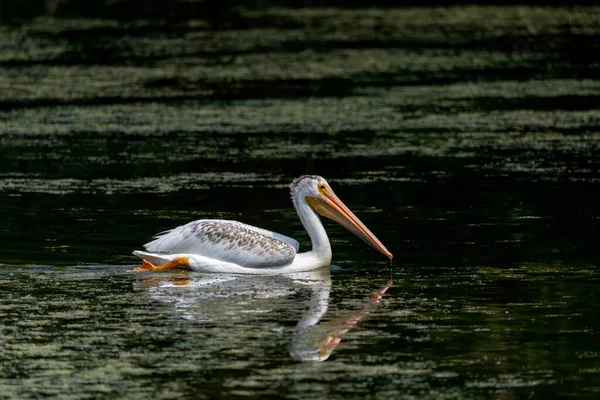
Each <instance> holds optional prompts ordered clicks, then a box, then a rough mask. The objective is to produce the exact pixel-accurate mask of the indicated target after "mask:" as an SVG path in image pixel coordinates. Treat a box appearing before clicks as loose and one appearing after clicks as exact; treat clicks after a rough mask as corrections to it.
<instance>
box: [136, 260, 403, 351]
mask: <svg viewBox="0 0 600 400" xmlns="http://www.w3.org/2000/svg"><path fill="white" fill-rule="evenodd" d="M155 275H156V274H155ZM160 275H162V276H152V277H149V278H148V277H144V276H140V278H139V281H138V282H136V283H134V288H135V289H136V290H141V291H147V292H148V294H149V295H150V297H151V298H152V299H153V300H154V301H157V302H159V303H164V304H168V305H170V306H171V307H172V309H173V310H175V311H176V312H177V313H178V314H179V315H180V316H181V318H184V319H186V320H190V321H193V322H198V323H202V324H205V325H206V326H207V327H208V329H213V330H214V332H215V335H218V333H219V332H220V330H221V327H222V326H227V325H229V324H230V323H231V322H232V321H235V323H240V322H242V321H249V320H252V319H254V318H255V317H256V315H260V314H271V313H274V312H277V313H278V314H281V313H283V314H288V313H291V314H294V313H297V312H298V310H299V309H301V308H302V307H305V311H304V312H303V314H302V317H301V318H300V320H299V321H298V323H297V324H296V326H295V328H294V330H293V335H292V338H291V340H290V342H289V351H290V355H291V356H292V358H293V359H295V360H297V361H304V362H310V361H325V360H327V359H328V358H329V357H330V356H331V354H332V352H333V351H334V350H335V349H336V348H337V347H338V345H339V344H340V342H341V341H342V338H343V337H344V335H345V334H346V333H348V331H350V329H353V328H355V327H356V326H357V325H358V324H359V323H360V322H361V321H364V320H365V319H366V318H367V317H368V315H369V314H371V313H373V312H375V311H376V310H377V309H378V307H379V305H380V302H381V300H382V298H383V295H384V294H385V292H386V291H387V290H388V289H389V288H390V287H391V286H392V284H393V283H392V281H389V282H387V283H386V284H385V285H383V286H382V287H381V288H380V289H379V290H377V291H374V292H372V293H371V294H370V296H369V297H368V299H367V300H366V301H365V304H364V305H362V306H358V307H357V309H356V310H355V311H352V312H349V313H346V314H345V315H342V316H338V317H336V318H333V319H331V318H330V319H329V320H328V321H327V322H326V323H319V322H320V321H321V319H322V318H324V316H325V315H326V313H327V309H328V308H329V297H330V293H331V273H330V272H329V270H319V271H313V272H305V273H296V274H290V275H282V276H279V277H276V278H273V277H267V278H265V277H257V276H244V275H218V276H217V275H207V276H198V275H197V274H189V273H183V274H174V275H171V274H168V275H167V274H160ZM305 291H307V292H308V295H305V294H304V293H303V292H305ZM299 300H302V301H299ZM282 308H283V310H282ZM288 309H289V310H288ZM243 341H244V338H241V340H240V345H241V346H243Z"/></svg>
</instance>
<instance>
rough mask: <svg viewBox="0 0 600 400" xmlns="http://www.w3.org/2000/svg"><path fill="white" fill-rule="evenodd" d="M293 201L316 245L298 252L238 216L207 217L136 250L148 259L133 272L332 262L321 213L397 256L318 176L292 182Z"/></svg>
mask: <svg viewBox="0 0 600 400" xmlns="http://www.w3.org/2000/svg"><path fill="white" fill-rule="evenodd" d="M290 192H291V196H292V202H293V203H294V207H295V209H296V212H297V213H298V217H299V218H300V221H301V222H302V225H303V226H304V229H306V231H307V232H308V235H309V236H310V240H311V242H312V250H310V251H307V252H305V253H298V250H299V247H300V245H299V244H298V241H296V240H295V239H292V238H290V237H287V236H284V235H281V234H279V233H275V232H271V231H268V230H265V229H261V228H257V227H254V226H250V225H246V224H243V223H241V222H238V221H229V220H217V219H201V220H198V221H193V222H190V223H187V224H185V225H182V226H178V227H177V228H174V229H171V230H169V231H166V232H162V233H159V234H158V235H157V236H155V238H154V239H155V240H153V241H151V242H149V243H146V244H145V245H144V247H145V249H146V251H134V252H133V254H134V255H135V256H137V257H139V258H141V259H142V260H143V263H142V266H141V267H139V268H135V269H133V270H131V271H132V272H146V271H159V270H169V269H173V268H182V269H189V270H192V271H197V272H215V273H239V274H257V275H258V274H260V275H272V274H288V273H295V272H303V271H311V270H315V269H319V268H324V267H328V266H329V265H330V263H331V245H330V244H329V238H328V237H327V233H326V232H325V228H323V224H322V223H321V219H320V218H319V215H321V216H324V217H327V218H330V219H332V220H334V221H336V222H338V223H340V224H341V225H343V226H344V227H345V228H347V229H348V230H350V231H351V232H352V233H354V234H355V235H357V236H358V237H359V238H361V239H362V240H364V241H365V242H367V243H368V244H369V245H371V246H373V247H374V248H375V249H376V250H378V251H380V252H381V253H382V254H384V255H386V256H387V257H388V258H389V259H390V260H392V257H393V256H392V253H390V252H389V251H388V250H387V249H386V248H385V246H384V245H383V244H382V243H381V242H380V241H379V239H377V237H375V235H373V233H371V231H370V230H369V229H368V228H367V227H366V226H365V225H364V224H363V223H362V222H361V221H360V220H359V219H358V217H356V215H354V213H353V212H352V211H350V209H348V207H346V205H345V204H344V203H343V202H342V201H341V200H340V199H339V198H338V197H337V196H336V195H335V194H334V193H333V190H332V189H331V187H330V186H329V184H328V183H327V181H326V180H325V179H324V178H322V177H320V176H317V175H303V176H301V177H299V178H296V179H295V180H294V181H293V182H292V184H291V185H290Z"/></svg>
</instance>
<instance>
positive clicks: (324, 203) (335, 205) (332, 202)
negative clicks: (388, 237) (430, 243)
mask: <svg viewBox="0 0 600 400" xmlns="http://www.w3.org/2000/svg"><path fill="white" fill-rule="evenodd" d="M306 201H307V202H308V204H309V205H310V206H311V207H312V208H313V209H314V210H315V211H316V212H318V213H319V214H321V215H322V216H324V217H326V218H330V219H332V220H334V221H335V222H337V223H339V224H341V225H342V226H344V227H345V228H346V229H348V230H349V231H350V232H352V233H354V234H355V235H356V236H358V237H359V238H361V239H362V240H364V241H365V242H366V243H368V244H369V245H371V246H373V247H374V248H375V249H376V250H378V251H379V252H381V253H382V254H384V255H385V256H386V257H388V258H389V259H390V260H391V259H392V258H393V255H392V253H390V252H389V251H388V249H386V248H385V246H384V245H383V243H381V242H380V241H379V239H377V237H376V236H375V235H373V232H371V231H370V230H369V228H367V227H366V226H365V224H363V223H362V222H361V221H360V219H358V217H357V216H356V215H354V213H353V212H352V211H350V209H349V208H348V207H346V205H345V204H344V203H343V202H342V201H341V200H340V199H339V197H337V196H336V195H335V194H333V193H331V192H329V193H327V194H323V195H321V196H319V197H306Z"/></svg>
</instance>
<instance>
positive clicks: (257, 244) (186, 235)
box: [144, 219, 299, 268]
mask: <svg viewBox="0 0 600 400" xmlns="http://www.w3.org/2000/svg"><path fill="white" fill-rule="evenodd" d="M144 247H145V248H146V250H148V251H150V252H154V253H171V254H172V253H178V254H181V253H187V254H199V255H202V256H205V257H210V258H213V259H217V260H221V261H226V262H231V263H235V264H238V265H241V266H244V267H249V268H258V267H277V266H281V265H286V264H289V263H291V262H292V261H293V260H294V257H296V253H297V252H298V248H299V245H298V242H297V241H295V240H294V239H292V238H289V237H287V236H284V235H280V234H278V233H274V232H270V231H267V230H265V229H260V228H256V227H254V226H250V225H246V224H242V223H241V222H237V221H227V220H209V219H203V220H199V221H193V222H190V223H189V224H186V225H182V226H179V227H177V228H175V229H172V230H170V231H166V232H163V233H161V234H159V235H158V236H156V240H153V241H152V242H150V243H146V244H145V245H144Z"/></svg>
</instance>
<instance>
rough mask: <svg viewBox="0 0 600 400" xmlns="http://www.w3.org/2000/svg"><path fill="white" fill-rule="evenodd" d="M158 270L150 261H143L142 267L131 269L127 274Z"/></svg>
mask: <svg viewBox="0 0 600 400" xmlns="http://www.w3.org/2000/svg"><path fill="white" fill-rule="evenodd" d="M155 269H157V267H156V265H154V264H152V263H151V262H150V261H148V260H142V266H141V267H137V268H134V269H129V270H127V272H150V271H154V270H155Z"/></svg>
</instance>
